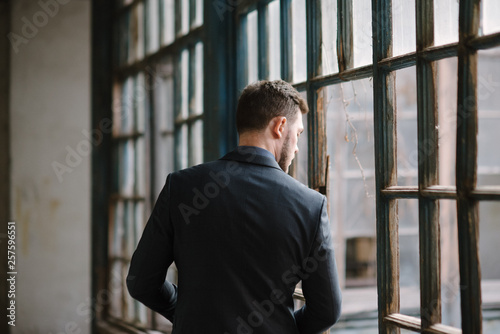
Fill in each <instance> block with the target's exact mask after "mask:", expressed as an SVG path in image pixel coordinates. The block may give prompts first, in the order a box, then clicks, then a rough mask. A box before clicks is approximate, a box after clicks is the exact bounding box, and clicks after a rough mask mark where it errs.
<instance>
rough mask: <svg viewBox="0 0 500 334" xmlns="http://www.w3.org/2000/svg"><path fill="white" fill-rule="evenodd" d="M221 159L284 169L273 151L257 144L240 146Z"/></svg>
mask: <svg viewBox="0 0 500 334" xmlns="http://www.w3.org/2000/svg"><path fill="white" fill-rule="evenodd" d="M221 160H235V161H238V162H246V163H249V164H255V165H262V166H267V167H273V168H277V169H279V170H280V171H283V170H282V169H281V167H280V166H279V165H278V162H277V161H276V159H275V158H274V156H273V155H272V153H271V152H269V151H268V150H265V149H263V148H260V147H256V146H238V147H237V148H236V149H234V150H233V151H231V152H229V153H228V154H226V155H225V156H223V157H222V158H221Z"/></svg>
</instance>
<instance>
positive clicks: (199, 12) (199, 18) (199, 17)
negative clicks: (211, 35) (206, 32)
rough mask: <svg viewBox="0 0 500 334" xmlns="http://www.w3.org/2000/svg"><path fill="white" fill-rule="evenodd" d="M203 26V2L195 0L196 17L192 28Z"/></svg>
mask: <svg viewBox="0 0 500 334" xmlns="http://www.w3.org/2000/svg"><path fill="white" fill-rule="evenodd" d="M202 24H203V0H196V16H195V21H194V26H195V27H196V26H201V25H202Z"/></svg>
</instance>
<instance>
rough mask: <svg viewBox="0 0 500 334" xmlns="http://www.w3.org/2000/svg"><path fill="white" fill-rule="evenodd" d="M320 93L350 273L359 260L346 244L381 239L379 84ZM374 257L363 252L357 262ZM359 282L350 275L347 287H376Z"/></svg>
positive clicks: (339, 237)
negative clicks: (376, 130)
mask: <svg viewBox="0 0 500 334" xmlns="http://www.w3.org/2000/svg"><path fill="white" fill-rule="evenodd" d="M319 94H320V96H319V99H322V101H323V110H325V112H326V131H327V152H328V153H327V154H328V155H329V156H330V159H331V160H330V198H329V204H330V214H331V215H330V220H331V224H332V232H333V235H334V237H335V239H334V244H335V245H336V247H335V251H336V254H337V258H338V259H341V260H338V261H339V262H338V266H339V271H340V272H345V271H346V270H347V267H346V266H347V263H346V262H345V261H346V260H347V259H351V258H352V256H354V255H353V254H347V253H346V249H347V248H346V247H348V245H347V243H346V240H347V239H356V238H362V237H363V238H364V237H370V238H371V237H373V236H375V214H374V211H373V210H374V208H375V198H374V187H375V179H374V154H373V86H372V81H371V80H370V79H363V80H356V81H351V82H346V83H342V84H338V85H332V86H328V87H325V88H323V89H322V90H320V91H319ZM321 94H322V95H321ZM358 241H360V240H358ZM358 241H355V240H354V241H353V242H355V243H356V244H357V242H358ZM360 242H363V241H362V240H361V241H360ZM356 247H357V246H356ZM359 247H361V246H359ZM370 256H371V254H370V253H368V254H358V255H356V257H355V258H354V259H358V260H359V261H361V260H362V259H365V260H366V259H369V258H370ZM358 260H356V261H355V262H356V263H357V262H359V261H358ZM365 262H366V261H365ZM368 262H370V261H368ZM349 265H350V266H351V265H352V263H351V264H349ZM365 269H366V270H368V268H365ZM364 273H365V274H366V273H367V272H364ZM360 275H361V274H360ZM358 278H359V279H358ZM358 278H356V279H353V278H352V277H350V278H349V280H347V281H346V282H345V283H344V282H342V283H341V284H342V285H344V284H346V285H351V286H353V285H356V284H357V285H359V284H369V282H370V280H371V282H372V283H373V277H370V276H369V275H368V276H366V275H365V276H360V277H358ZM356 305H357V307H359V303H357V304H356Z"/></svg>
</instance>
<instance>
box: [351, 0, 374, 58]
mask: <svg viewBox="0 0 500 334" xmlns="http://www.w3.org/2000/svg"><path fill="white" fill-rule="evenodd" d="M352 7H353V44H354V46H353V47H354V67H359V66H363V65H369V64H371V63H372V54H373V53H372V4H371V0H357V1H353V4H352Z"/></svg>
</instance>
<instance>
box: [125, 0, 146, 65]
mask: <svg viewBox="0 0 500 334" xmlns="http://www.w3.org/2000/svg"><path fill="white" fill-rule="evenodd" d="M129 38H130V42H129V59H128V61H129V62H134V61H137V60H139V59H142V58H143V57H144V44H145V43H144V5H143V3H142V2H139V3H138V4H136V5H135V6H134V7H133V8H132V13H131V18H130V30H129Z"/></svg>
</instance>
